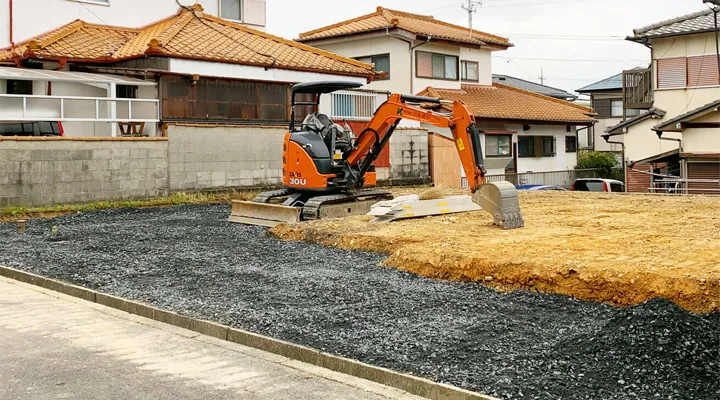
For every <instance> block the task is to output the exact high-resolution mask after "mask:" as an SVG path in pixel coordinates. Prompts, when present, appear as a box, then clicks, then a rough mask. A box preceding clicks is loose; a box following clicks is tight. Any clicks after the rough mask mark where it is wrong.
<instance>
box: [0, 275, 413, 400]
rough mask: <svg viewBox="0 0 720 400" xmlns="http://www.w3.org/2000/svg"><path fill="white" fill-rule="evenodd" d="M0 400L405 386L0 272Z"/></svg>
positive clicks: (276, 394)
mask: <svg viewBox="0 0 720 400" xmlns="http://www.w3.org/2000/svg"><path fill="white" fill-rule="evenodd" d="M0 382H2V384H0V399H1V400H6V399H7V400H10V399H13V400H22V399H33V400H44V399H103V400H114V399H118V400H120V399H123V400H125V399H148V400H150V399H152V400H162V399H173V400H185V399H203V400H216V399H243V400H244V399H248V400H255V399H273V400H276V399H278V400H280V399H368V400H371V399H372V400H375V399H398V400H418V399H420V398H419V397H416V396H412V395H409V394H407V393H405V392H403V391H400V390H397V389H393V388H389V387H386V386H382V385H378V384H375V383H372V382H369V381H365V380H362V379H357V378H354V377H349V376H346V375H342V374H338V373H335V372H332V371H329V370H325V369H322V368H317V367H314V366H312V365H308V364H304V363H300V362H298V361H293V360H290V359H287V358H284V357H280V356H276V355H274V354H269V353H265V352H262V351H259V350H256V349H252V348H249V347H245V346H241V345H237V344H233V343H228V342H225V341H222V340H217V339H214V338H210V337H205V336H202V335H198V334H197V333H195V332H191V331H187V330H184V329H179V328H175V327H173V326H169V325H165V324H161V323H158V322H156V321H152V320H147V319H144V318H140V317H137V316H133V315H130V314H127V313H123V312H119V311H117V310H113V309H110V308H107V307H104V306H100V305H98V304H94V303H88V302H84V301H82V300H78V299H75V298H71V297H68V296H65V295H62V294H58V293H54V292H49V291H45V290H44V289H41V288H37V287H34V286H30V285H26V284H23V283H19V282H15V281H11V280H8V279H4V278H0Z"/></svg>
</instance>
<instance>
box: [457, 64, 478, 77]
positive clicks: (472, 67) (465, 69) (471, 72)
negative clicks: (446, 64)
mask: <svg viewBox="0 0 720 400" xmlns="http://www.w3.org/2000/svg"><path fill="white" fill-rule="evenodd" d="M479 70H480V64H479V63H477V62H474V61H463V62H462V63H461V66H460V78H461V79H462V80H463V81H466V82H479V81H480V73H479Z"/></svg>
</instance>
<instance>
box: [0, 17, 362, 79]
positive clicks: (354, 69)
mask: <svg viewBox="0 0 720 400" xmlns="http://www.w3.org/2000/svg"><path fill="white" fill-rule="evenodd" d="M146 55H152V56H165V57H173V58H184V59H197V60H205V61H217V62H226V63H236V64H245V65H257V66H264V67H267V66H272V67H273V68H280V69H294V70H302V71H314V72H325V73H334V74H341V75H352V76H367V77H371V76H373V75H374V74H375V73H374V72H373V71H372V66H371V65H370V64H366V63H363V62H360V61H357V60H353V59H351V58H347V57H343V56H340V55H337V54H333V53H330V52H327V51H324V50H320V49H316V48H314V47H310V46H307V45H304V44H302V43H297V42H294V41H292V40H287V39H283V38H281V37H278V36H274V35H270V34H268V33H265V32H260V31H258V30H255V29H251V28H248V27H245V26H242V25H240V24H237V23H234V22H230V21H227V20H224V19H221V18H217V17H214V16H211V15H207V14H204V13H202V7H200V6H198V5H196V6H194V7H193V11H190V10H187V9H181V10H180V11H179V12H178V13H177V14H176V15H173V16H171V17H169V18H166V19H164V20H161V21H158V22H156V23H153V24H150V25H148V26H146V27H143V28H138V29H133V28H121V27H110V26H105V25H97V24H90V23H87V22H84V21H80V20H77V21H74V22H71V23H69V24H67V25H65V26H62V27H60V28H58V29H55V30H54V31H51V32H49V33H46V34H43V35H40V36H38V37H35V38H34V39H31V40H28V41H26V42H23V43H20V44H19V45H17V46H16V47H15V48H14V49H12V50H11V49H3V50H0V61H11V60H13V59H16V58H38V59H39V58H42V59H45V60H53V59H57V60H59V59H63V58H67V59H68V61H71V62H115V61H120V60H127V59H132V58H141V57H145V56H146Z"/></svg>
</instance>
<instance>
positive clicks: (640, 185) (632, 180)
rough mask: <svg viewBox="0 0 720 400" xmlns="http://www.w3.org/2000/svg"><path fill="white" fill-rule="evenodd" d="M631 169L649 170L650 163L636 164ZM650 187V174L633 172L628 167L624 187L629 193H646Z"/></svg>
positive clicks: (650, 169) (650, 168) (650, 167)
mask: <svg viewBox="0 0 720 400" xmlns="http://www.w3.org/2000/svg"><path fill="white" fill-rule="evenodd" d="M632 169H634V170H637V171H646V172H651V171H652V166H651V165H650V164H636V165H635V166H634V167H633V168H632ZM649 187H650V175H647V174H643V173H641V172H635V171H633V170H631V169H630V168H628V173H627V185H626V189H627V191H628V192H629V193H648V192H649V190H648V188H649Z"/></svg>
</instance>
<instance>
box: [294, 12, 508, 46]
mask: <svg viewBox="0 0 720 400" xmlns="http://www.w3.org/2000/svg"><path fill="white" fill-rule="evenodd" d="M395 28H399V29H403V30H406V31H408V32H412V33H414V34H416V35H421V36H425V37H432V38H433V39H443V40H448V41H451V42H458V43H467V44H473V45H479V46H484V45H494V46H499V47H501V48H507V47H510V46H512V44H511V43H510V42H509V41H508V39H506V38H504V37H500V36H495V35H491V34H489V33H485V32H480V31H473V32H472V36H471V35H470V31H469V29H468V28H465V27H462V26H459V25H454V24H451V23H448V22H444V21H439V20H436V19H435V18H433V17H431V16H427V15H418V14H410V13H406V12H403V11H395V10H389V9H387V8H384V7H378V8H377V11H375V12H374V13H372V14H367V15H363V16H361V17H357V18H354V19H351V20H348V21H343V22H338V23H337V24H333V25H330V26H326V27H323V28H320V29H316V30H313V31H310V32H304V33H301V34H300V38H298V39H297V40H298V41H300V42H308V41H312V40H317V39H325V38H331V37H338V36H347V35H353V34H358V33H366V32H373V31H378V30H385V29H395Z"/></svg>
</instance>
